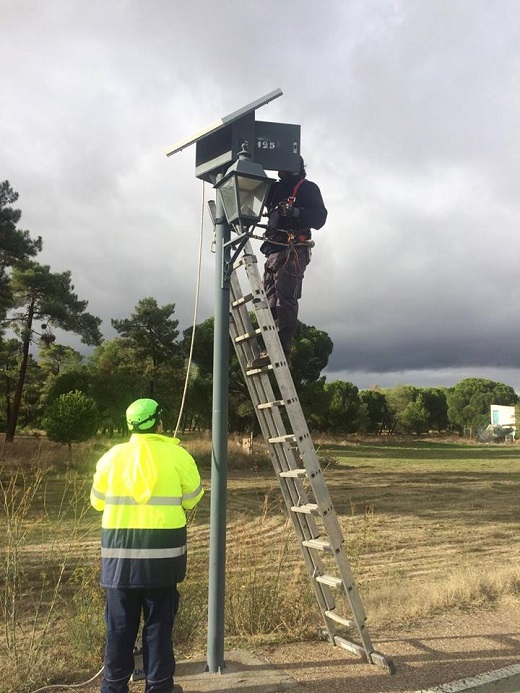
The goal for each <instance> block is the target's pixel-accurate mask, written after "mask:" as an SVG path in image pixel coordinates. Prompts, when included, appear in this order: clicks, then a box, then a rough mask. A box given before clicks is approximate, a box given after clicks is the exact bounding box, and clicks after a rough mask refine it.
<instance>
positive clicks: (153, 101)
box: [0, 0, 520, 389]
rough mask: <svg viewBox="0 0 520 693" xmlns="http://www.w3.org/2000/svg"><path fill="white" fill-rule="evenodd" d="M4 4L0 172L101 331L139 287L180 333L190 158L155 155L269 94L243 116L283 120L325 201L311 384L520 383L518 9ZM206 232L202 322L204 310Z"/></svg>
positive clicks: (186, 312) (380, 4) (184, 317)
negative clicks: (325, 359) (327, 342)
mask: <svg viewBox="0 0 520 693" xmlns="http://www.w3.org/2000/svg"><path fill="white" fill-rule="evenodd" d="M1 13H2V16H1V23H0V57H1V59H2V64H3V65H4V66H6V69H5V71H4V75H3V84H2V96H3V112H2V119H1V121H0V162H1V163H2V171H3V172H0V178H1V179H5V178H8V179H9V180H10V182H11V184H12V185H13V187H14V188H15V189H16V190H18V191H19V192H20V200H19V206H20V207H21V209H22V212H23V216H22V226H23V227H24V228H29V229H30V230H31V231H32V232H33V233H34V234H41V235H42V236H43V238H44V253H43V254H42V261H43V262H46V263H49V264H51V266H52V267H53V269H55V270H56V271H62V270H64V269H70V270H71V271H72V273H73V278H74V281H75V285H76V288H77V290H78V293H79V295H80V296H81V297H82V298H83V297H84V298H87V299H88V300H89V308H90V310H91V311H92V312H93V313H95V314H98V315H100V316H101V317H103V319H104V331H105V334H106V335H107V336H111V334H112V332H111V328H110V318H113V317H119V318H120V317H126V316H127V315H129V313H130V312H131V310H132V309H133V307H134V306H135V305H136V303H137V301H138V300H139V299H140V298H142V297H144V296H148V295H152V296H154V297H156V298H157V300H158V301H159V302H162V303H165V302H174V303H176V304H177V309H176V315H177V317H178V318H179V321H180V327H181V329H184V328H185V327H187V326H188V325H189V324H190V322H191V319H192V312H193V301H194V295H195V286H196V281H197V257H198V244H199V238H200V231H201V200H202V190H201V184H200V182H198V181H197V180H196V179H195V178H194V151H193V148H191V149H188V150H186V151H183V152H181V153H180V154H177V155H175V156H174V157H171V158H169V159H167V158H166V157H165V151H166V150H167V149H168V147H169V146H170V145H172V144H173V143H175V142H176V141H178V140H179V139H182V138H184V137H186V136H188V135H190V134H191V133H193V132H194V131H196V130H198V129H200V128H201V127H203V126H204V125H206V124H208V123H210V122H213V121H215V120H216V119H218V118H220V117H222V116H224V115H225V114H227V113H230V112H231V111H233V110H235V109H237V108H239V107H241V106H243V105H245V104H247V103H249V102H250V101H252V100H254V99H256V98H258V97H259V96H262V95H263V94H266V93H268V92H270V91H272V90H273V89H275V88H277V87H281V88H282V90H283V92H284V95H283V97H282V98H280V99H276V100H275V101H274V102H272V103H271V104H269V105H268V106H266V107H264V108H262V109H260V110H259V111H258V113H257V118H258V119H260V120H272V121H282V122H293V123H299V124H301V126H302V150H303V154H304V156H305V159H306V162H307V165H308V174H309V178H311V179H313V180H316V182H318V183H319V185H320V187H321V189H322V192H323V195H324V198H325V201H326V204H327V207H328V209H329V219H328V222H327V225H326V226H325V228H324V229H323V230H320V231H318V232H316V233H315V239H316V242H317V245H316V248H315V251H314V255H313V260H312V263H311V265H310V267H309V270H308V276H307V277H306V279H305V284H304V298H303V300H302V302H301V312H300V317H301V319H302V320H303V321H304V322H306V323H308V324H313V325H316V326H317V327H319V328H321V329H323V330H325V331H327V332H328V333H329V334H330V336H331V338H332V339H333V341H334V345H335V348H334V353H333V356H332V359H331V364H330V366H329V370H328V377H335V376H336V375H338V374H339V375H341V377H348V376H349V375H351V379H352V381H353V382H356V380H355V379H356V378H357V379H359V381H363V382H365V383H366V384H367V386H368V384H369V383H370V382H380V383H382V382H383V381H385V382H386V384H389V382H388V379H394V382H395V381H399V382H405V381H406V380H407V379H408V378H410V381H412V382H417V383H418V382H419V381H420V380H421V379H422V380H423V381H424V382H428V383H429V382H434V381H435V377H436V376H438V377H439V378H441V379H444V380H445V381H446V382H448V381H450V382H451V379H452V378H453V377H458V376H459V375H460V374H464V373H471V374H475V373H480V374H482V376H483V377H490V376H489V375H488V374H494V375H497V374H498V375H500V374H503V375H504V377H508V378H511V379H512V380H513V382H512V381H511V380H509V381H508V382H510V383H511V384H514V385H515V386H516V387H518V388H519V389H520V375H519V374H520V364H519V363H518V358H517V354H516V345H517V344H518V338H519V336H520V335H519V328H518V326H517V324H518V322H519V320H518V316H517V306H518V305H519V302H520V295H519V294H520V288H519V282H518V279H517V277H518V270H517V265H518V259H517V258H518V256H519V254H520V240H519V234H518V228H519V222H520V203H519V202H518V194H517V187H518V180H519V178H520V170H519V168H520V164H519V162H520V138H519V137H518V132H519V123H520V97H519V94H520V84H519V75H520V71H519V69H518V67H519V65H520V48H519V46H520V6H519V5H518V3H517V2H516V0H504V1H502V2H501V3H499V4H498V3H495V2H491V1H490V0H436V1H435V2H431V1H430V0H413V1H412V0H368V1H367V0H363V1H361V0H351V1H348V2H345V1H344V0H330V1H328V2H325V3H318V2H315V3H301V2H300V1H299V0H287V1H285V2H283V3H280V2H275V0H266V1H264V2H259V1H256V0H249V1H243V2H240V3H230V2H224V1H220V2H209V1H207V0H198V1H197V2H192V3H188V2H176V3H172V2H169V1H166V0H158V1H156V2H154V3H151V4H150V3H142V2H138V0H125V1H123V0H116V1H115V2H111V3H106V2H102V1H101V0H93V1H92V2H89V3H70V2H68V1H67V0H48V1H47V2H45V3H41V2H36V1H35V0H17V1H16V2H15V1H14V0H13V1H7V2H4V3H2V8H1ZM204 195H205V199H208V197H210V196H211V197H212V196H213V191H212V190H211V188H210V187H209V186H206V190H205V192H204ZM205 224H206V231H205V238H204V250H203V260H202V272H201V276H202V287H201V305H200V310H199V320H202V319H205V318H206V317H208V316H209V315H211V313H212V310H213V309H212V306H213V291H214V289H213V276H214V257H213V255H212V253H211V251H210V248H211V229H210V228H209V222H208V220H207V218H206V221H205ZM256 247H258V246H256ZM475 369H476V370H475ZM372 377H373V378H374V380H370V378H372Z"/></svg>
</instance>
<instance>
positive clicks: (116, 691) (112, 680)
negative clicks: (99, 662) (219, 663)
mask: <svg viewBox="0 0 520 693" xmlns="http://www.w3.org/2000/svg"><path fill="white" fill-rule="evenodd" d="M178 605H179V593H178V592H177V587H176V586H173V587H164V588H161V589H107V606H106V614H105V616H106V624H107V643H106V648H105V672H104V679H103V683H102V684H101V693H128V681H129V680H130V677H131V675H132V673H133V671H134V654H133V651H134V645H135V640H136V638H137V633H138V631H139V623H140V620H141V612H142V613H143V616H144V625H143V665H144V670H145V672H146V687H145V693H171V692H172V691H173V674H174V672H175V658H174V655H173V642H172V629H173V621H174V617H175V613H176V611H177V608H178Z"/></svg>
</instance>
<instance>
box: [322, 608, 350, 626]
mask: <svg viewBox="0 0 520 693" xmlns="http://www.w3.org/2000/svg"><path fill="white" fill-rule="evenodd" d="M325 616H327V618H330V619H332V620H333V621H336V623H339V624H340V625H342V626H347V627H348V628H355V627H356V623H355V621H352V620H351V619H350V618H344V617H343V616H338V614H336V613H335V612H334V611H325Z"/></svg>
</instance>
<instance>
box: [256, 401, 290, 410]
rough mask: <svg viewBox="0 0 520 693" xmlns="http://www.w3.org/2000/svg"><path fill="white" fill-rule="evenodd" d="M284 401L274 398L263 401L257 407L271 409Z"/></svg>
mask: <svg viewBox="0 0 520 693" xmlns="http://www.w3.org/2000/svg"><path fill="white" fill-rule="evenodd" d="M284 404H285V402H284V401H283V399H275V400H274V401H272V402H264V404H259V405H258V406H257V409H272V408H273V407H283V406H284Z"/></svg>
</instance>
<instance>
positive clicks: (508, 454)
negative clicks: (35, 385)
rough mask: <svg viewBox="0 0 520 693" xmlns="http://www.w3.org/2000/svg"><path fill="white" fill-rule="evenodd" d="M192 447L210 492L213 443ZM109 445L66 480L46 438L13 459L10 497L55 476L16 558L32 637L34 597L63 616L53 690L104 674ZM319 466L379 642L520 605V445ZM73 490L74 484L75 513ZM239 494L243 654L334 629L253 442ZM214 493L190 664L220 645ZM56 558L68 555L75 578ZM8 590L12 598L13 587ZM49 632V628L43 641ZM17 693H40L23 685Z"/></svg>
mask: <svg viewBox="0 0 520 693" xmlns="http://www.w3.org/2000/svg"><path fill="white" fill-rule="evenodd" d="M183 439H184V440H183V442H184V443H185V445H186V447H187V448H188V449H189V450H190V452H192V454H194V456H195V458H196V459H197V460H198V461H199V463H200V466H201V471H202V475H203V479H204V483H205V486H206V488H207V489H209V487H210V481H209V465H210V441H209V438H200V437H198V438H195V437H193V436H192V437H188V438H187V439H185V437H184V436H183ZM109 444H110V443H109V442H108V441H98V442H96V443H90V444H84V445H82V446H78V447H77V449H76V450H75V452H74V457H73V460H74V461H73V465H72V466H73V469H70V468H69V469H67V464H66V460H67V459H68V455H67V451H66V449H64V448H61V446H57V445H54V444H51V443H48V442H47V441H46V440H45V439H41V438H40V439H21V438H20V439H18V440H17V441H15V445H14V446H13V447H9V448H8V449H5V450H4V459H3V462H2V465H3V470H2V474H1V478H2V479H3V481H4V484H5V483H6V482H7V483H9V482H10V481H12V480H13V479H15V480H16V479H17V481H16V482H15V486H17V488H18V489H22V488H23V487H24V483H25V482H24V481H23V479H24V478H25V479H26V480H29V481H31V480H33V479H35V478H36V477H35V474H36V475H37V474H44V481H43V482H42V484H41V486H40V489H39V490H38V492H37V493H36V494H35V496H34V499H33V502H32V503H31V504H30V507H29V508H28V510H27V513H26V515H25V517H24V518H23V522H22V523H21V531H22V532H25V535H24V536H25V538H24V539H23V541H20V544H19V547H18V548H19V559H20V566H21V569H22V573H23V579H24V581H25V582H24V583H23V588H21V587H20V593H19V597H20V599H19V604H18V605H17V608H18V612H17V618H18V619H19V622H18V626H19V627H20V628H22V629H23V630H24V631H25V632H26V631H27V629H28V626H29V624H30V623H31V620H30V619H31V616H32V618H33V621H32V622H34V605H35V597H36V595H38V594H41V589H42V586H43V588H44V592H45V593H44V594H43V597H44V598H43V599H42V600H41V604H40V606H38V608H39V609H40V613H41V614H42V616H43V614H44V612H45V609H50V608H51V607H52V609H53V614H52V636H53V637H52V640H51V641H48V642H49V644H48V645H47V646H46V648H43V649H42V651H41V657H40V661H39V664H38V666H39V668H40V671H39V679H38V680H39V681H40V682H41V681H42V680H48V681H51V680H53V681H57V680H61V681H64V680H68V681H71V682H77V681H81V680H85V679H86V678H88V677H89V676H90V675H92V673H93V668H94V667H95V666H96V665H97V664H99V666H101V652H102V642H103V619H102V610H103V593H102V591H101V590H99V588H98V587H97V565H98V541H99V538H98V536H99V516H98V515H97V514H96V513H95V512H94V511H92V510H90V509H88V502H87V495H88V494H87V489H88V484H89V482H90V478H91V474H92V472H93V469H94V464H95V460H96V459H97V457H99V456H100V454H102V452H103V450H104V449H106V448H107V447H108V446H109ZM319 454H320V457H321V460H322V464H323V466H324V468H326V470H327V471H326V479H327V483H328V486H329V489H330V491H331V495H332V498H333V501H334V504H335V508H336V511H337V513H338V515H339V516H340V521H341V523H342V526H343V528H344V533H345V540H346V546H347V552H348V554H349V556H350V558H351V562H352V564H353V568H354V573H355V576H356V579H357V582H358V584H359V586H360V590H361V595H362V598H363V601H364V604H365V608H366V611H367V613H368V616H369V624H370V628H371V629H373V628H376V629H377V627H379V626H383V625H386V624H388V623H392V624H394V625H399V624H410V623H417V622H420V621H421V620H423V619H425V618H428V616H431V615H432V614H434V613H439V612H442V611H446V610H453V609H482V608H494V607H495V606H497V605H499V604H503V603H512V602H514V603H515V604H516V603H517V602H518V599H519V595H520V569H517V568H516V566H517V565H518V563H519V562H518V557H519V553H520V542H519V529H520V526H519V525H520V520H519V517H518V512H517V503H518V497H519V492H520V465H519V462H520V448H519V447H517V446H493V445H489V446H477V445H465V444H461V443H459V442H454V441H447V442H443V443H441V444H440V443H438V442H437V440H417V439H413V440H410V439H408V440H406V439H400V440H398V441H395V440H389V439H385V440H384V441H383V440H374V439H367V440H364V441H360V440H352V439H350V440H340V441H337V440H328V441H323V442H322V443H321V444H320V449H319ZM16 473H17V474H18V476H16ZM20 475H21V476H20ZM67 480H68V481H67ZM66 481H67V483H69V484H70V483H72V486H69V487H68V490H67V492H66V494H65V497H66V499H67V503H64V501H63V498H64V495H63V494H64V488H65V485H66V484H65V482H66ZM83 483H84V484H85V486H82V485H81V484H83ZM74 489H76V490H74ZM81 489H83V490H81ZM228 489H229V490H228V504H227V519H228V522H227V525H228V544H227V590H226V594H227V605H226V629H227V637H228V640H229V644H233V645H234V644H241V645H246V644H247V643H248V642H252V641H255V642H258V640H259V639H261V640H263V641H266V640H270V641H272V640H273V639H277V640H284V641H287V640H290V639H303V638H307V637H314V636H315V633H316V629H317V628H318V627H319V626H321V622H320V617H319V614H318V611H317V608H316V606H315V604H314V598H313V595H312V590H311V589H310V587H309V585H308V578H307V575H306V574H305V570H304V567H303V561H302V559H301V554H300V551H299V548H298V546H297V542H296V540H295V538H294V536H293V532H292V529H291V527H290V525H289V526H288V522H287V519H286V513H285V509H284V507H283V503H282V501H281V496H280V493H279V490H278V485H277V483H276V481H275V479H274V475H273V473H272V472H271V471H268V470H266V454H265V449H264V447H263V446H262V445H261V444H260V443H257V444H256V446H255V449H254V454H253V456H250V455H248V454H247V453H246V452H245V451H244V449H243V447H242V441H241V440H240V439H237V440H236V441H232V442H231V444H230V470H229V483H228ZM82 494H83V497H82ZM209 496H210V494H209V493H208V494H206V497H205V498H204V500H203V501H202V503H201V504H200V506H199V507H198V508H197V511H196V512H195V514H194V515H193V517H191V518H190V529H189V534H190V558H189V568H188V579H187V580H186V582H185V583H183V585H182V588H181V589H182V602H181V610H180V612H179V616H178V620H177V623H176V631H175V639H176V642H177V645H178V652H179V655H180V656H182V655H186V654H189V653H190V652H191V651H193V650H199V651H201V650H204V649H205V644H206V642H205V639H206V604H207V570H208V567H207V563H208V539H209V527H208V521H209ZM74 498H75V501H74V502H72V501H71V499H74ZM82 503H83V505H82ZM84 503H87V510H86V511H85V514H83V508H84ZM60 508H62V511H60ZM74 508H75V509H74ZM63 509H65V510H66V512H63ZM60 513H61V514H60ZM59 518H61V519H60V521H58V519H59ZM78 519H80V522H78ZM74 528H75V529H74ZM73 529H74V532H72V530H73ZM71 537H73V541H71ZM58 546H60V547H62V549H63V547H65V546H66V547H68V548H67V552H66V565H65V566H64V567H63V568H61V567H60V566H62V565H63V551H62V552H61V553H60V554H59V556H58V553H57V551H56V549H57V547H58ZM5 547H6V544H5V537H0V551H5ZM53 547H54V548H53ZM52 556H54V557H55V559H54V558H53V559H52V560H51V559H50V557H52ZM58 557H59V559H60V560H58ZM45 561H47V564H48V565H49V567H48V568H47V569H46V575H61V577H60V585H61V587H60V593H59V595H57V596H55V597H54V599H55V601H54V602H53V601H52V600H53V596H52V595H53V592H52V584H51V581H49V580H47V578H45V579H43V577H42V570H41V566H42V565H43V564H44V563H45ZM53 561H54V562H53ZM60 561H61V563H60ZM60 570H62V572H61V573H60V572H59V571H60ZM53 571H54V572H53ZM56 571H58V572H56ZM0 589H4V594H5V582H4V584H2V585H0ZM39 590H40V591H39ZM42 607H43V608H42ZM42 628H43V624H42V623H38V626H37V632H39V633H41V632H43V631H42ZM38 629H40V630H38ZM4 640H5V636H4ZM71 642H74V643H75V646H74V647H73V648H71V645H70V643H71ZM0 645H1V643H0ZM4 646H5V642H4ZM4 652H5V650H4ZM0 666H1V667H2V670H4V671H5V667H6V666H8V662H7V661H6V660H5V656H4V655H2V661H1V662H0ZM42 677H43V678H42ZM24 685H25V687H24ZM40 685H41V683H40ZM33 688H34V686H33ZM0 690H2V689H1V684H0ZM6 690H10V691H15V690H17V691H20V692H21V691H28V690H32V689H31V688H30V687H27V684H24V683H22V682H21V683H20V684H19V686H18V688H15V687H13V686H11V687H10V688H8V689H6Z"/></svg>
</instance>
